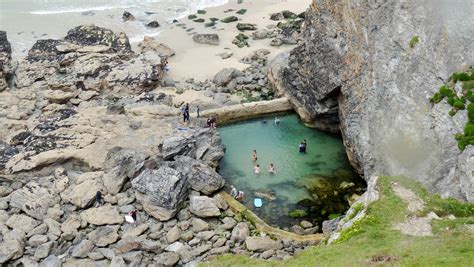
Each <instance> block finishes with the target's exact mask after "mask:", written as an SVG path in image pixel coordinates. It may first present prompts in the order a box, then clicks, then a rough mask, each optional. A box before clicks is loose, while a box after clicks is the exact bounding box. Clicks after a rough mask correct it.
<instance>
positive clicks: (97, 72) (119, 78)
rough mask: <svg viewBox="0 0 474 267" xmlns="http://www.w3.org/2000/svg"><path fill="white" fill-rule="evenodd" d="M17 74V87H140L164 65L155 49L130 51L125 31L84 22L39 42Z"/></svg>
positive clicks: (149, 85)
mask: <svg viewBox="0 0 474 267" xmlns="http://www.w3.org/2000/svg"><path fill="white" fill-rule="evenodd" d="M16 76H17V77H16V86H17V87H19V88H23V87H29V86H37V87H39V88H44V89H50V90H53V91H56V90H59V91H64V92H68V93H74V92H78V91H79V90H80V89H81V90H95V91H100V90H103V89H114V90H117V91H120V90H131V91H136V92H137V91H138V92H140V91H144V90H149V89H153V88H154V87H155V86H156V85H158V84H159V82H160V80H161V77H162V67H161V58H160V57H159V56H158V55H156V54H154V53H142V54H138V55H137V54H135V53H133V51H132V50H131V47H130V43H129V41H128V38H127V36H126V35H125V34H124V33H114V32H112V31H111V30H109V29H105V28H100V27H97V26H94V25H82V26H78V27H76V28H73V29H71V30H69V31H68V33H67V35H66V37H64V39H62V40H52V39H48V40H39V41H37V42H36V43H35V44H34V46H33V47H32V48H31V49H30V51H29V52H28V57H27V58H26V60H25V61H22V62H21V63H20V64H19V67H18V69H17V71H16ZM73 96H74V95H73Z"/></svg>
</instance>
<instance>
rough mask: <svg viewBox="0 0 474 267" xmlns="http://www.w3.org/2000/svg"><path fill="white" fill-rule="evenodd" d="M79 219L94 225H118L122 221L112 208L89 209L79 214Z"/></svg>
mask: <svg viewBox="0 0 474 267" xmlns="http://www.w3.org/2000/svg"><path fill="white" fill-rule="evenodd" d="M81 218H82V219H83V220H85V221H87V222H88V223H90V224H94V225H109V224H120V223H122V222H123V220H124V218H123V217H122V216H121V215H120V213H119V211H118V210H117V208H116V207H113V206H102V207H99V208H90V209H88V210H86V211H83V212H82V213H81Z"/></svg>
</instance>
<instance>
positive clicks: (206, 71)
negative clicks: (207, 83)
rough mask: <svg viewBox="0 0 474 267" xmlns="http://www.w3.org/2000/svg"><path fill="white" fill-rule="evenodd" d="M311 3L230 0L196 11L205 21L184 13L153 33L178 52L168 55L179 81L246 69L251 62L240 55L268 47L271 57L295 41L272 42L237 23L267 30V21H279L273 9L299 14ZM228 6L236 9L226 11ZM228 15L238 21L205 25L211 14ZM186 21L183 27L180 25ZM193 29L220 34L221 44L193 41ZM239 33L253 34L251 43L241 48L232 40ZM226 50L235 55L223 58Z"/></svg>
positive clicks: (171, 73)
mask: <svg viewBox="0 0 474 267" xmlns="http://www.w3.org/2000/svg"><path fill="white" fill-rule="evenodd" d="M310 3H311V1H310V0H304V1H298V0H288V1H287V2H282V1H280V0H264V1H244V2H243V3H242V4H238V1H237V0H231V1H229V2H228V3H227V4H225V5H222V6H217V7H210V8H206V9H204V10H205V11H206V14H204V15H199V14H196V15H197V18H203V19H205V22H204V23H197V22H193V21H192V20H189V19H188V18H187V17H185V18H183V19H181V20H179V21H178V22H177V23H173V24H171V26H170V27H169V28H168V29H164V30H163V31H162V32H161V33H160V35H158V36H156V37H154V38H155V39H156V40H157V41H158V42H161V43H164V44H165V45H167V46H169V47H170V48H172V49H173V50H175V52H176V54H175V55H174V56H172V57H170V58H169V59H168V61H169V64H170V68H171V71H170V73H169V74H168V75H167V76H168V77H170V78H172V79H174V80H177V81H181V80H185V79H188V78H190V77H192V78H194V79H196V80H206V79H212V77H213V76H214V74H216V73H217V72H218V71H220V70H221V69H223V68H236V69H238V70H243V69H245V68H246V67H248V66H249V65H248V64H244V63H242V62H240V59H242V58H243V57H245V56H247V55H248V54H250V53H251V52H253V51H255V50H258V49H267V50H269V51H270V54H269V58H272V57H274V56H275V55H277V54H279V53H281V52H285V51H289V50H291V49H293V48H294V47H295V46H296V45H286V44H283V45H281V46H279V47H276V46H270V42H271V39H272V38H266V39H261V40H253V39H252V37H251V35H252V32H254V31H245V32H241V31H239V30H238V29H237V28H236V25H237V23H252V24H255V25H256V27H257V31H258V30H268V28H267V26H268V25H275V26H273V27H276V24H277V23H278V21H272V20H270V15H271V14H272V13H277V12H281V11H283V10H290V11H292V12H294V13H296V14H299V13H301V12H303V11H305V10H306V9H307V8H308V7H309V4H310ZM240 9H246V10H247V11H246V12H245V14H243V15H239V14H236V11H238V10H240ZM228 10H233V11H231V12H226V11H228ZM228 16H236V17H238V18H239V21H236V22H231V23H222V22H220V21H217V24H216V26H215V27H205V25H204V24H205V23H206V22H210V20H209V18H213V17H214V18H219V19H222V18H225V17H228ZM183 23H184V24H185V26H184V27H183V26H182V27H179V26H178V25H180V24H183ZM167 26H168V25H167ZM189 29H192V30H191V32H188V31H189ZM192 33H198V34H208V33H216V34H218V35H219V45H206V44H198V43H196V42H194V41H193V38H192V36H193V35H192ZM239 33H244V34H246V35H249V36H250V38H249V39H248V42H249V44H250V47H245V46H244V47H242V48H238V47H237V46H236V45H234V44H232V40H233V39H234V37H235V36H236V35H238V34H239ZM224 52H231V53H232V54H233V55H232V56H231V57H230V58H227V59H222V58H221V57H220V56H219V54H221V53H224Z"/></svg>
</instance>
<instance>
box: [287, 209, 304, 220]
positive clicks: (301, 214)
mask: <svg viewBox="0 0 474 267" xmlns="http://www.w3.org/2000/svg"><path fill="white" fill-rule="evenodd" d="M307 215H308V212H307V211H305V210H298V209H296V210H292V211H290V212H288V216H290V217H292V218H301V217H305V216H307Z"/></svg>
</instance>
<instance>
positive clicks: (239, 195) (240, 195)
mask: <svg viewBox="0 0 474 267" xmlns="http://www.w3.org/2000/svg"><path fill="white" fill-rule="evenodd" d="M235 199H236V200H237V201H239V202H242V201H244V192H243V191H239V193H238V194H237V196H236V197H235Z"/></svg>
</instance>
